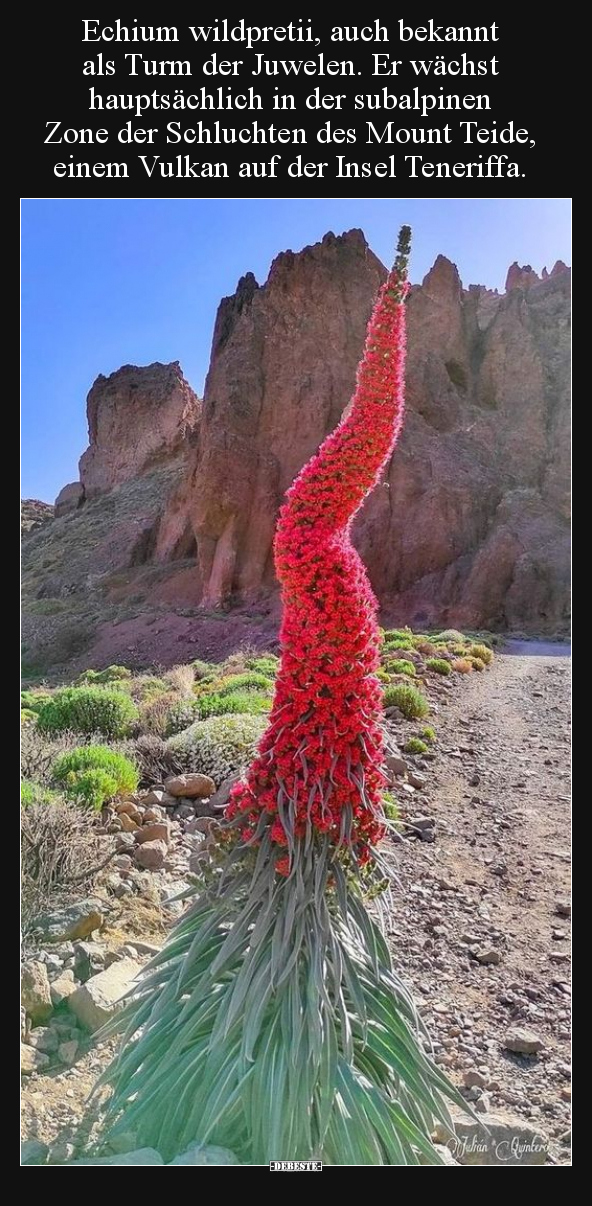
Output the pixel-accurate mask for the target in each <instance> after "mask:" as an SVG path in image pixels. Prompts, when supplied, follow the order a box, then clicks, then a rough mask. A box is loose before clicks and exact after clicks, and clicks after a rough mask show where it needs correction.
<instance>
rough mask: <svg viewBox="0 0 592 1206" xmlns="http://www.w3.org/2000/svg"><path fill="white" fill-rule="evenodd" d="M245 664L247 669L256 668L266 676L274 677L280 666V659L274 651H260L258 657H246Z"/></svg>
mask: <svg viewBox="0 0 592 1206" xmlns="http://www.w3.org/2000/svg"><path fill="white" fill-rule="evenodd" d="M245 665H246V667H247V670H256V671H257V673H258V674H265V675H266V677H267V678H275V676H276V674H277V672H278V670H279V668H280V659H279V657H276V656H275V653H262V654H261V656H260V657H248V658H247V660H246V662H245Z"/></svg>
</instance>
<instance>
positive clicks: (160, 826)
mask: <svg viewBox="0 0 592 1206" xmlns="http://www.w3.org/2000/svg"><path fill="white" fill-rule="evenodd" d="M170 840H171V826H170V823H169V822H168V821H153V822H152V823H151V824H148V825H143V826H142V828H141V829H138V832H137V833H136V841H137V842H139V843H140V844H141V845H144V843H145V842H164V844H165V846H168V845H169V843H170Z"/></svg>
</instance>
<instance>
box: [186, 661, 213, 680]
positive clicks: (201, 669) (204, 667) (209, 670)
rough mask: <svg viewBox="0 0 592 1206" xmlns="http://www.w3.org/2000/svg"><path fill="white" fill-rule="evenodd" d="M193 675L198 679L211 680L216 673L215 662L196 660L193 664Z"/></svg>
mask: <svg viewBox="0 0 592 1206" xmlns="http://www.w3.org/2000/svg"><path fill="white" fill-rule="evenodd" d="M191 666H192V669H193V673H194V675H195V677H196V679H198V680H199V679H202V678H211V676H212V674H215V673H216V666H215V665H214V663H213V662H202V660H201V658H199V657H198V658H196V659H195V661H194V662H192V663H191Z"/></svg>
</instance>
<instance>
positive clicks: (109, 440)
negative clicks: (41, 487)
mask: <svg viewBox="0 0 592 1206" xmlns="http://www.w3.org/2000/svg"><path fill="white" fill-rule="evenodd" d="M86 409H87V417H88V434H89V447H88V448H87V450H86V452H85V453H83V455H82V457H81V458H80V481H81V483H82V486H83V488H84V493H85V496H86V498H92V497H93V496H95V495H97V494H104V493H105V492H106V491H108V490H111V489H113V487H114V486H120V485H121V484H122V482H126V481H129V480H130V479H132V478H136V477H139V476H140V475H141V474H142V473H145V472H146V471H147V470H148V469H150V468H153V467H154V466H155V465H157V464H159V463H161V462H162V461H165V460H168V459H170V458H172V457H174V456H175V455H176V454H178V453H179V451H180V449H181V448H182V447H183V445H184V442H185V440H186V439H187V438H188V437H189V436H190V435H191V434H192V433H193V432H194V430H195V428H196V426H197V424H198V421H199V414H200V402H199V399H198V397H197V395H196V394H195V393H194V392H193V390H192V389H191V386H190V385H189V384H188V383H187V381H186V380H185V378H184V376H183V373H182V372H181V369H180V367H179V364H178V363H177V362H175V363H173V364H158V363H156V364H149V365H147V366H146V367H145V368H137V367H136V366H135V365H130V364H127V365H124V367H123V368H120V369H118V370H117V372H115V373H111V375H110V376H109V377H104V376H103V375H102V374H100V375H99V376H98V377H97V379H96V381H95V383H94V385H93V387H92V389H91V391H90V393H89V395H88V398H87V404H86ZM60 498H61V495H60Z"/></svg>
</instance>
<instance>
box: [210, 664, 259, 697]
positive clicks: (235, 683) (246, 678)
mask: <svg viewBox="0 0 592 1206" xmlns="http://www.w3.org/2000/svg"><path fill="white" fill-rule="evenodd" d="M273 685H274V684H273V679H272V678H268V677H267V675H265V674H257V673H256V672H255V671H253V670H249V671H247V672H246V673H245V674H227V675H225V676H224V677H223V678H219V679H217V680H216V682H214V683H213V684H212V693H213V694H215V695H234V694H235V693H236V692H237V691H272V690H273Z"/></svg>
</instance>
